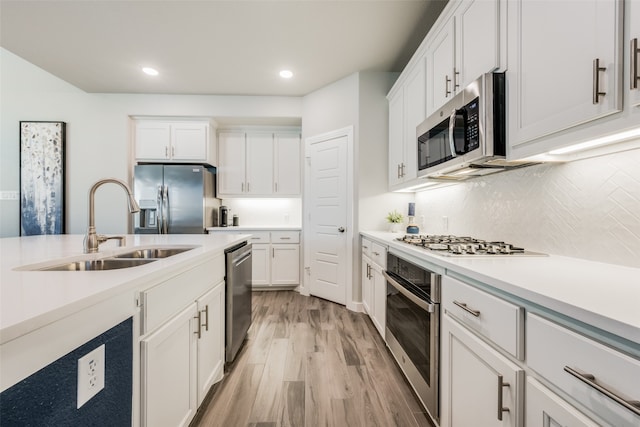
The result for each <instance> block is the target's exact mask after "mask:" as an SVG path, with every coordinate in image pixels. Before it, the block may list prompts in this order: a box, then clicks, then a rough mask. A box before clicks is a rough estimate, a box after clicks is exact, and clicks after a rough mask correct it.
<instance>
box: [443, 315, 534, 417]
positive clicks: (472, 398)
mask: <svg viewBox="0 0 640 427" xmlns="http://www.w3.org/2000/svg"><path fill="white" fill-rule="evenodd" d="M442 318H443V322H442V349H441V353H442V366H441V368H442V377H443V378H442V389H441V393H442V395H441V408H442V409H441V412H442V414H441V426H442V427H445V426H446V427H468V426H482V427H492V426H500V427H507V426H508V427H521V426H522V425H523V404H524V402H523V396H524V390H523V389H524V370H523V369H521V368H520V367H518V366H517V365H515V364H514V363H512V362H510V361H509V360H508V359H506V358H505V357H504V356H502V355H501V354H499V353H498V352H497V351H496V350H494V349H493V348H491V347H490V346H488V345H487V344H486V343H485V342H483V341H482V340H481V339H479V338H478V337H477V336H475V335H474V334H473V333H471V332H470V331H469V330H467V329H466V327H464V326H462V325H461V324H460V323H458V322H457V321H456V320H454V319H453V318H451V317H450V316H449V315H446V314H445V315H444V316H442Z"/></svg>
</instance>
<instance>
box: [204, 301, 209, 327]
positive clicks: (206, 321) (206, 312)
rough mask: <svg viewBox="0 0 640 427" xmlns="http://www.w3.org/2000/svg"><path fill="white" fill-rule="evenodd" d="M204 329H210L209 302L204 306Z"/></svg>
mask: <svg viewBox="0 0 640 427" xmlns="http://www.w3.org/2000/svg"><path fill="white" fill-rule="evenodd" d="M203 311H204V325H203V326H204V330H205V331H209V304H207V305H205V306H204V310H203Z"/></svg>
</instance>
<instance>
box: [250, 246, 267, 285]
mask: <svg viewBox="0 0 640 427" xmlns="http://www.w3.org/2000/svg"><path fill="white" fill-rule="evenodd" d="M270 247H271V245H270V244H269V243H266V244H265V243H253V244H252V245H251V273H252V275H251V285H252V286H254V287H257V286H269V284H270V283H271V257H270V255H271V250H270Z"/></svg>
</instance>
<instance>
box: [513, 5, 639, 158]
mask: <svg viewBox="0 0 640 427" xmlns="http://www.w3.org/2000/svg"><path fill="white" fill-rule="evenodd" d="M629 3H630V4H631V3H634V1H630V2H629ZM622 7H623V4H622V0H600V1H592V2H582V3H580V6H579V7H576V3H575V2H570V1H554V2H541V1H536V0H517V1H511V2H509V18H508V19H509V38H508V40H509V52H508V61H509V64H508V71H507V79H508V85H509V88H508V102H509V138H508V139H509V142H510V145H511V149H512V152H511V155H510V157H511V158H519V157H525V156H527V155H530V154H538V153H540V152H542V151H547V150H549V149H553V148H555V147H557V145H558V142H557V141H554V140H553V139H551V140H549V139H547V140H546V141H544V140H543V142H542V143H541V144H538V143H537V142H534V143H532V141H535V140H537V139H540V138H545V137H546V136H548V135H552V134H555V133H558V132H562V131H565V130H567V129H570V128H573V127H576V126H578V125H581V124H585V123H589V122H592V121H594V120H596V119H599V118H602V117H604V116H608V115H611V114H613V113H616V112H619V111H621V110H622V99H623V97H622V71H623V70H622V67H621V66H622V62H623V56H622V49H621V47H622V43H621V42H622V35H623V25H622V17H623V15H622V10H623V8H622ZM636 26H637V24H636ZM590 133H591V135H593V134H594V131H593V130H591V132H590ZM573 136H574V137H575V136H576V135H573Z"/></svg>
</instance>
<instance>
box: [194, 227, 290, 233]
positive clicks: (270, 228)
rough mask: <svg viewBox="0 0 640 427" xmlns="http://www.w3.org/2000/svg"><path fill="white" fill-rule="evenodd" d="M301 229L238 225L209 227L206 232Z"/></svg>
mask: <svg viewBox="0 0 640 427" xmlns="http://www.w3.org/2000/svg"><path fill="white" fill-rule="evenodd" d="M300 230H302V227H299V226H298V227H296V226H288V225H274V226H266V225H261V226H254V227H251V226H248V225H240V226H237V227H233V226H231V227H209V228H207V231H238V232H245V231H246V232H249V231H300Z"/></svg>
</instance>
